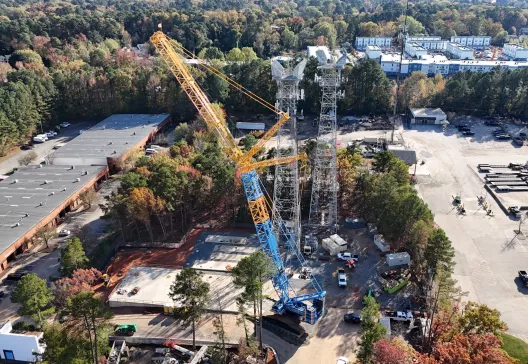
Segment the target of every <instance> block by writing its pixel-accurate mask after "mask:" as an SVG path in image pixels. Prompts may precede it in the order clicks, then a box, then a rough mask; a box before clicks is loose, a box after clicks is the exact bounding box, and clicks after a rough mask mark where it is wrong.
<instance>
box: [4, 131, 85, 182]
mask: <svg viewBox="0 0 528 364" xmlns="http://www.w3.org/2000/svg"><path fill="white" fill-rule="evenodd" d="M94 124H95V123H94V122H79V123H74V124H72V125H71V126H70V127H68V128H62V129H61V131H60V134H59V135H57V136H56V137H55V138H53V139H50V140H48V141H47V142H44V143H35V144H34V149H33V151H34V152H35V153H37V159H36V160H35V161H34V162H33V163H32V164H38V163H40V162H42V161H43V160H44V159H45V157H46V156H47V155H48V154H50V152H52V151H53V147H54V146H55V145H57V144H58V143H65V142H67V141H69V140H71V139H73V138H75V137H76V136H78V135H79V130H80V129H87V128H89V127H91V126H93V125H94ZM28 153H30V151H28V150H19V151H17V152H16V153H15V154H13V155H11V156H10V157H9V158H7V159H6V160H4V161H2V162H1V163H0V174H5V173H8V172H10V171H12V170H13V168H18V167H20V165H19V163H18V160H19V159H20V158H21V157H22V156H24V155H26V154H28Z"/></svg>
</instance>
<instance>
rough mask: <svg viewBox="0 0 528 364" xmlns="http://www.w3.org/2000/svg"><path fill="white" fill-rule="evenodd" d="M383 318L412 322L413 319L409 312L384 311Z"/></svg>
mask: <svg viewBox="0 0 528 364" xmlns="http://www.w3.org/2000/svg"><path fill="white" fill-rule="evenodd" d="M385 317H390V319H391V320H395V321H412V320H413V319H414V317H413V314H412V312H409V311H407V312H403V311H386V312H385Z"/></svg>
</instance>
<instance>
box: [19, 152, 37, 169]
mask: <svg viewBox="0 0 528 364" xmlns="http://www.w3.org/2000/svg"><path fill="white" fill-rule="evenodd" d="M37 157H38V155H37V153H35V152H34V151H30V152H28V153H26V154H24V155H23V156H22V157H20V158H19V159H18V164H19V165H21V166H27V165H29V164H30V163H31V162H33V161H34V160H35V159H37Z"/></svg>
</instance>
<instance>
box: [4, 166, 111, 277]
mask: <svg viewBox="0 0 528 364" xmlns="http://www.w3.org/2000/svg"><path fill="white" fill-rule="evenodd" d="M107 173H108V167H107V166H79V167H74V168H73V169H72V167H71V166H60V165H59V166H57V165H46V166H30V167H25V168H21V169H19V170H18V171H16V172H15V173H14V174H13V175H11V176H10V177H9V178H7V179H5V180H3V181H1V182H0V237H1V238H0V272H1V271H2V270H4V269H6V268H7V265H8V262H9V261H11V259H13V258H14V257H15V256H16V255H17V254H20V253H22V252H23V251H24V250H26V249H27V248H28V247H30V246H31V245H32V241H31V240H32V238H33V236H34V234H35V233H36V231H37V230H38V229H40V228H41V227H43V226H47V225H51V226H55V225H56V224H57V222H58V221H59V220H60V219H61V217H63V216H64V215H65V214H66V213H67V212H70V211H72V210H74V209H75V208H76V207H77V206H78V205H79V200H78V198H79V195H80V194H81V192H83V191H85V190H87V189H89V188H93V187H94V186H96V184H97V183H98V182H99V181H100V180H101V179H102V178H103V177H105V176H106V174H107ZM96 187H97V186H96Z"/></svg>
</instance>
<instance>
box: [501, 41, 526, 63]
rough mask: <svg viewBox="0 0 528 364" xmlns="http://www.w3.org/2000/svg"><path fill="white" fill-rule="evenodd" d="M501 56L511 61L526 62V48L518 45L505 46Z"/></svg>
mask: <svg viewBox="0 0 528 364" xmlns="http://www.w3.org/2000/svg"><path fill="white" fill-rule="evenodd" d="M502 56H503V57H506V58H508V59H510V60H512V61H526V60H528V48H526V47H523V46H522V45H520V44H505V45H504V48H503V50H502Z"/></svg>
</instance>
